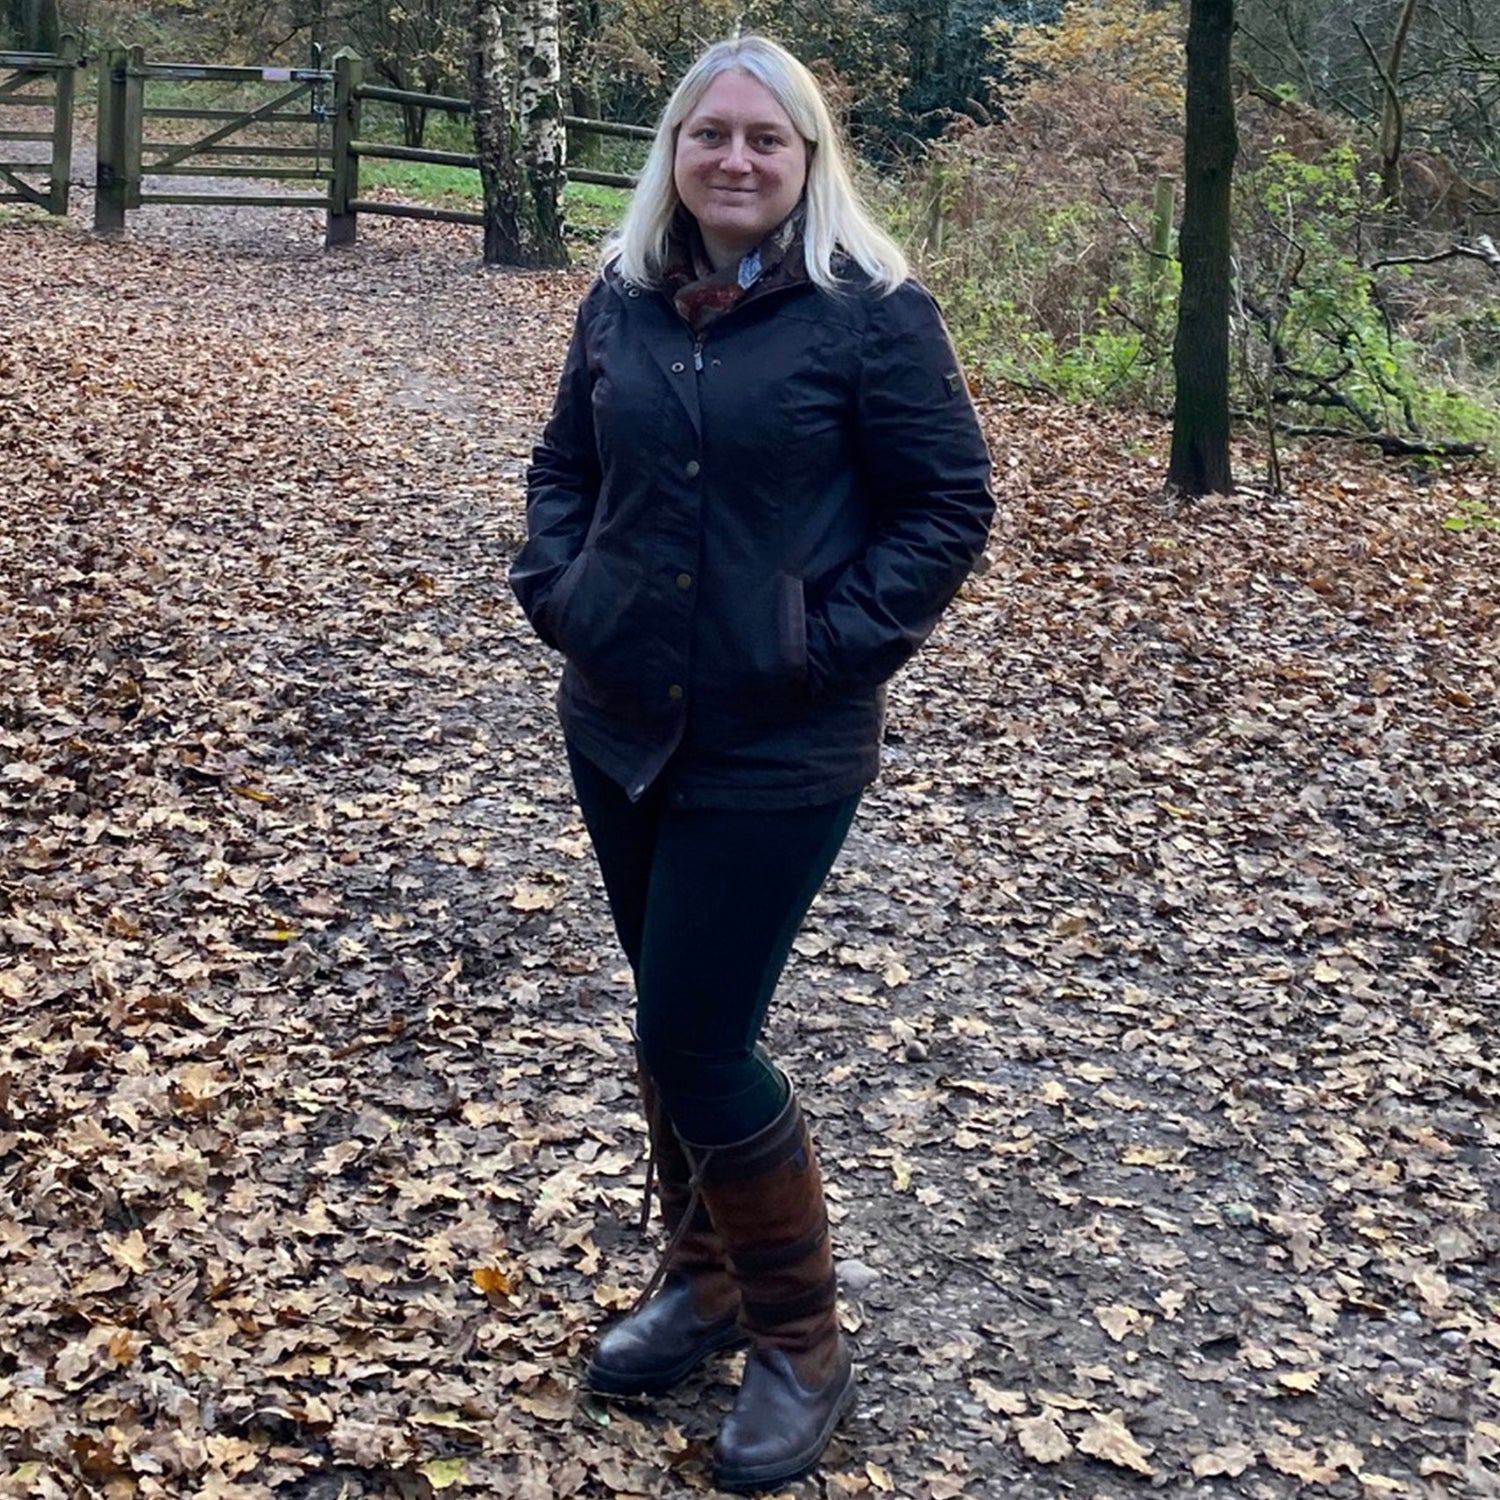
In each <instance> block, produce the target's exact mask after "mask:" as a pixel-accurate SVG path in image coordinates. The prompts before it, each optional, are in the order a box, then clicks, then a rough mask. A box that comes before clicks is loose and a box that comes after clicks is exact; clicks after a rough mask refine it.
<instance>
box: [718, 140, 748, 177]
mask: <svg viewBox="0 0 1500 1500" xmlns="http://www.w3.org/2000/svg"><path fill="white" fill-rule="evenodd" d="M722 165H723V168H724V170H725V171H726V172H745V171H748V170H749V168H750V143H749V142H748V141H747V140H746V139H745V137H744V136H742V135H739V134H735V135H732V136H730V138H729V145H728V147H727V148H726V149H725V152H724V159H723V163H722Z"/></svg>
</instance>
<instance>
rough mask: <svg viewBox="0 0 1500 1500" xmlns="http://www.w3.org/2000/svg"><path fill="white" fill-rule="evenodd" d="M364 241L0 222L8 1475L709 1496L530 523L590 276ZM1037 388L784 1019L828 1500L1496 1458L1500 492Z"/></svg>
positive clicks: (18, 1488) (397, 229)
mask: <svg viewBox="0 0 1500 1500" xmlns="http://www.w3.org/2000/svg"><path fill="white" fill-rule="evenodd" d="M191 213H192V214H204V213H205V211H201V210H194V211H191ZM361 235H362V243H361V244H360V245H359V246H358V247H357V248H355V249H354V250H353V251H351V252H348V253H340V254H338V255H329V256H325V255H323V254H322V253H321V252H320V251H319V250H318V248H317V246H318V239H317V225H316V222H315V221H314V220H313V219H312V217H311V216H307V215H301V214H292V215H279V214H267V213H256V212H238V213H234V212H228V211H219V212H217V213H214V212H211V211H210V212H208V213H207V215H206V217H204V218H203V220H202V222H201V223H200V222H199V221H198V219H196V218H192V219H191V221H190V216H189V215H188V214H186V213H184V212H181V211H173V210H161V209H156V210H145V211H142V212H141V213H140V214H139V215H132V221H131V238H130V240H129V241H128V242H126V243H124V244H115V245H104V244H99V243H96V242H93V241H91V240H89V239H88V238H87V237H85V236H82V235H80V234H78V233H76V232H73V231H69V230H67V229H63V228H57V227H51V226H45V225H33V224H15V223H12V224H8V225H0V307H3V308H4V309H5V313H4V319H5V324H6V339H5V343H4V345H3V347H0V461H3V464H4V466H5V468H6V471H7V474H8V477H9V483H8V485H7V486H6V492H5V495H4V497H3V499H0V507H3V508H4V514H3V516H0V579H3V580H5V582H4V585H3V587H0V609H3V610H4V614H5V618H4V619H3V620H0V673H3V675H4V678H5V680H6V681H7V682H8V683H10V684H11V685H12V689H11V694H10V702H9V705H8V706H6V707H5V708H4V709H3V710H0V812H3V829H4V831H3V833H0V996H3V997H4V998H5V1001H6V1004H7V1010H6V1012H5V1015H4V1019H3V1023H0V1153H3V1154H0V1269H3V1274H4V1278H5V1287H4V1295H5V1302H6V1306H7V1309H8V1314H9V1315H8V1318H7V1324H6V1328H5V1330H4V1332H3V1333H0V1414H3V1415H0V1425H3V1426H5V1427H6V1429H7V1433H6V1437H7V1442H6V1452H7V1461H8V1463H9V1464H10V1474H9V1477H8V1478H7V1479H5V1480H4V1481H0V1483H3V1484H4V1485H5V1486H7V1487H8V1489H7V1491H6V1492H8V1493H13V1494H17V1495H21V1494H25V1495H28V1496H30V1495H42V1496H51V1495H59V1496H61V1495H66V1494H74V1493H78V1492H79V1490H80V1486H81V1487H82V1488H83V1489H84V1490H86V1491H88V1492H100V1493H103V1492H105V1491H106V1490H108V1489H109V1487H110V1486H111V1485H113V1486H115V1487H116V1488H115V1491H113V1492H118V1493H130V1492H132V1491H131V1490H130V1489H129V1488H128V1486H129V1485H134V1486H136V1489H135V1490H134V1491H133V1492H135V1493H140V1494H143V1495H148V1496H149V1495H173V1496H176V1495H184V1496H187V1495H199V1494H204V1495H208V1494H212V1495H215V1496H224V1497H240V1496H252V1495H255V1496H263V1495H270V1494H274V1495H277V1496H300V1497H313V1496H316V1497H320V1500H321V1497H325V1496H326V1497H329V1500H332V1497H334V1496H338V1495H347V1496H351V1497H352V1496H357V1495H370V1496H374V1495H398V1494H399V1495H412V1494H426V1493H429V1492H430V1491H431V1490H432V1489H433V1488H440V1489H447V1490H449V1491H450V1492H452V1493H454V1494H465V1493H469V1492H471V1491H472V1492H474V1493H476V1494H477V1493H488V1494H492V1495H499V1496H506V1497H512V1496H514V1497H521V1500H542V1497H550V1496H573V1495H586V1496H601V1497H602V1496H608V1495H653V1496H654V1495H663V1496H681V1495H690V1494H697V1493H703V1492H704V1491H705V1489H706V1488H707V1480H706V1468H705V1461H706V1445H707V1443H708V1442H709V1441H711V1437H712V1432H713V1427H714V1423H715V1419H716V1415H717V1413H718V1412H719V1411H720V1410H721V1409H722V1407H723V1406H724V1404H725V1403H726V1402H727V1400H728V1398H729V1385H728V1383H727V1379H728V1372H727V1371H726V1370H722V1369H721V1370H716V1371H714V1372H713V1373H712V1374H710V1375H707V1376H705V1377H704V1378H703V1379H702V1380H700V1381H699V1382H697V1383H696V1384H695V1385H694V1386H693V1387H692V1388H691V1389H690V1390H689V1391H687V1392H686V1393H685V1394H684V1395H683V1397H682V1398H681V1399H677V1400H673V1401H668V1402H663V1403H658V1404H656V1405H654V1406H641V1407H623V1406H616V1407H605V1406H601V1405H598V1404H597V1403H594V1402H592V1401H589V1400H587V1399H583V1398H580V1397H579V1395H578V1392H577V1390H576V1374H577V1370H578V1366H579V1359H580V1354H581V1352H582V1351H583V1350H584V1348H585V1347H586V1343H587V1339H588V1337H589V1334H590V1330H591V1329H592V1328H593V1327H594V1326H596V1324H597V1322H598V1321H599V1319H601V1318H602V1317H605V1316H607V1315H608V1313H609V1312H610V1311H611V1310H613V1309H616V1308H618V1307H620V1306H622V1305H625V1304H626V1303H627V1301H628V1290H629V1289H630V1288H631V1287H633V1286H635V1285H637V1284H638V1283H639V1279H640V1277H641V1275H642V1273H643V1271H644V1269H645V1268H646V1266H647V1264H648V1249H647V1247H646V1246H644V1245H643V1244H642V1242H641V1241H640V1240H639V1238H638V1237H637V1235H636V1233H635V1231H634V1228H633V1224H632V1218H633V1214H634V1210H635V1208H636V1205H637V1202H638V1195H639V1185H640V1180H641V1166H642V1163H641V1140H640V1130H639V1121H638V1120H637V1118H636V1117H635V1116H634V1114H633V1113H632V1112H631V1108H630V1104H629V1093H628V1089H627V1087H626V1078H627V1066H626V1055H627V1050H628V1048H627V1033H626V1030H625V1024H624V1018H625V1006H626V1003H627V998H628V996H627V988H626V985H625V983H624V978H623V975H622V974H621V966H620V962H619V960H618V958H617V956H616V955H615V953H614V950H613V948H612V946H611V943H610V941H609V938H608V933H607V927H606V922H605V918H604V911H603V907H602V902H601V899H600V895H599V891H598V888H597V881H596V880H595V878H594V875H593V870H592V867H591V864H590V862H589V858H588V852H587V847H586V843H585V841H584V839H583V836H582V832H581V829H580V826H579V824H578V821H577V818H576V815H575V812H574V809H573V806H572V803H571V800H570V797H569V793H568V787H567V783H566V777H565V774H564V767H563V764H562V760H561V756H560V748H559V741H558V738H557V733H556V729H555V726H554V724H553V719H552V713H551V707H550V698H551V692H552V686H553V681H554V675H555V663H554V662H552V661H551V660H549V659H548V658H547V656H546V654H545V653H544V652H543V651H542V650H541V649H540V648H539V647H538V646H536V644H535V643H534V642H533V641H532V640H531V639H530V638H529V636H528V635H527V633H526V631H525V630H524V628H523V624H522V622H521V620H520V619H519V616H518V614H517V611H516V610H515V607H514V605H513V604H512V602H511V599H510V596H509V593H508V590H507V589H506V587H505V583H504V570H505V565H506V562H507V559H508V557H509V555H510V554H511V552H512V550H513V548H514V546H515V543H516V539H517V536H518V533H519V527H520V490H519V479H520V475H521V472H522V464H523V462H524V456H525V453H526V451H527V448H528V446H529V442H530V440H531V437H532V434H534V432H535V431H536V428H537V425H538V423H539V421H540V419H541V417H542V415H543V414H544V412H545V409H546V404H547V401H548V399H549V397H550V392H551V384H552V380H553V378H554V372H555V370H556V368H557V365H558V363H559V360H560V356H561V348H562V343H563V340H564V339H565V337H566V333H567V326H568V318H569V316H570V312H571V305H572V302H573V300H574V298H575V296H576V293H577V291H578V289H579V288H580V287H581V285H582V281H581V280H580V278H578V277H573V278H560V277H524V276H505V275H486V274H484V273H482V272H480V271H479V270H478V268H477V266H476V264H475V261H474V255H473V245H472V238H471V235H470V234H469V233H468V232H466V231H462V230H456V231H452V232H449V231H446V230H442V229H435V228H430V227H426V226H404V225H370V226H369V227H368V228H366V227H365V226H362V230H361ZM985 414H986V420H987V422H988V423H989V424H990V429H991V433H992V437H993V440H994V444H995V451H996V457H997V467H998V474H999V483H1000V491H1001V496H1002V507H1003V518H1002V521H1001V523H1000V525H999V527H998V529H997V532H996V536H995V541H994V545H993V547H992V554H993V559H994V566H993V568H992V570H991V571H990V572H989V573H988V574H987V575H986V576H985V577H983V578H981V579H976V580H974V582H973V583H972V585H971V587H970V588H969V590H968V591H967V594H966V597H965V599H964V601H963V602H962V603H961V605H960V606H959V607H958V608H957V609H956V610H955V612H954V614H953V616H952V618H951V619H950V620H949V622H947V624H945V626H944V628H943V630H942V631H941V633H940V636H939V639H938V640H937V641H936V642H935V643H934V644H933V646H932V647H931V648H930V649H929V650H928V651H927V652H926V653H924V655H923V657H922V658H921V660H920V662H919V664H918V665H917V666H916V667H915V668H914V669H913V670H911V671H909V672H907V673H906V674H905V675H903V677H902V678H900V679H899V681H898V683H897V685H896V688H895V690H894V692H893V695H892V712H891V729H890V739H889V745H888V757H887V771H886V774H885V776H884V777H883V779H882V781H881V783H880V784H879V786H878V787H877V788H876V789H874V790H873V791H872V793H871V794H870V796H869V798H868V799H867V801H866V804H865V806H864V807H863V809H862V811H861V814H860V818H859V822H858V824H857V826H856V830H855V833H854V835H853V837H852V838H851V841H850V844H849V847H848V850H847V852H846V854H845V856H844V858H843V859H842V861H841V863H840V866H839V868H838V869H837V870H836V872H835V874H834V876H833V878H832V879H831V881H830V883H829V886H828V888H827V890H826V892H825V894H824V895H823V897H822V898H821V899H820V901H819V904H818V906H817V907H816V908H815V911H814V914H813V917H812V919H811V921H810V922H809V925H808V927H807V930H806V932H805V933H804V935H803V937H802V939H801V940H800V942H799V944H798V955H799V956H798V959H797V961H796V962H795V964H794V965H793V967H792V969H791V970H790V971H789V973H788V976H787V979H786V982H785V985H784V988H783V991H782V995H781V998H780V1000H779V1003H778V1009H777V1012H776V1016H775V1019H774V1023H773V1026H772V1040H773V1044H774V1046H775V1049H776V1050H777V1051H778V1053H779V1054H780V1055H781V1056H782V1057H783V1059H784V1060H785V1062H786V1064H787V1066H788V1067H789V1068H790V1069H791V1071H792V1072H793V1073H794V1074H795V1075H796V1077H797V1078H798V1079H799V1081H800V1083H801V1084H802V1086H803V1088H804V1089H805V1091H806V1095H807V1101H808V1104H809V1107H810V1111H811V1112H812V1113H813V1114H814V1115H815V1116H816V1119H817V1128H818V1133H819V1136H820V1139H821V1140H822V1142H823V1149H824V1153H825V1156H826V1159H827V1175H828V1177H829V1179H830V1182H831V1188H830V1194H831V1198H832V1202H833V1212H834V1217H835V1219H836V1233H837V1239H838V1244H839V1249H840V1253H841V1255H842V1256H843V1257H844V1258H845V1263H844V1266H843V1268H842V1269H843V1272H844V1282H845V1290H846V1299H845V1315H846V1324H847V1326H848V1327H849V1328H850V1330H851V1332H852V1333H853V1334H854V1336H855V1338H856V1340H857V1343H858V1349H859V1357H860V1360H861V1362H862V1364H863V1366H864V1368H865V1371H866V1376H865V1396H864V1400H863V1404H862V1405H861V1407H860V1410H859V1413H858V1415H857V1416H856V1417H855V1418H854V1419H853V1420H852V1421H851V1422H850V1424H849V1426H848V1428H847V1431H846V1433H845V1434H844V1435H843V1436H842V1437H841V1438H840V1440H839V1442H838V1444H837V1445H836V1447H835V1449H834V1450H833V1451H832V1452H831V1454H830V1458H829V1463H828V1465H827V1469H826V1472H825V1474H824V1475H823V1476H822V1477H821V1478H820V1479H818V1480H815V1481H812V1482H809V1483H807V1484H805V1485H801V1486H797V1487H795V1488H794V1490H793V1491H792V1493H794V1494H797V1495H800V1496H813V1495H819V1496H847V1495H868V1496H881V1495H897V1496H903V1497H909V1500H953V1497H957V1496H965V1495H966V1496H971V1497H975V1500H978V1497H992V1496H1000V1495H1018V1496H1037V1497H1042V1496H1051V1495H1054V1494H1056V1495H1062V1494H1069V1495H1080V1496H1109V1497H1120V1496H1124V1495H1126V1494H1130V1493H1134V1492H1137V1491H1142V1490H1145V1489H1151V1488H1155V1489H1163V1490H1166V1491H1168V1492H1170V1493H1173V1494H1192V1495H1202V1496H1218V1495H1226V1496H1227V1495H1242V1496H1248V1497H1279V1496H1291V1495H1300V1494H1304V1493H1316V1494H1327V1495H1330V1496H1340V1497H1343V1496H1348V1497H1353V1496H1367V1495H1368V1496H1383V1495H1397V1496H1400V1495H1410V1496H1432V1497H1438V1496H1451V1497H1455V1500H1457V1497H1466V1500H1467V1497H1480V1496H1489V1495H1494V1494H1496V1493H1500V1479H1497V1474H1500V1470H1497V1467H1496V1455H1497V1453H1500V1365H1497V1359H1500V1284H1497V1280H1496V1275H1495V1269H1494V1268H1495V1264H1496V1257H1497V1255H1500V1216H1497V1210H1500V1198H1497V1194H1500V1171H1497V1168H1496V1165H1495V1163H1496V1148H1497V1146H1500V1112H1497V1094H1500V1090H1497V1078H1500V1063H1497V1056H1496V1051H1495V1047H1494V1040H1493V1039H1494V1035H1495V1026H1496V1021H1497V965H1496V954H1495V948H1496V943H1497V940H1500V888H1497V882H1496V876H1495V870H1496V867H1497V857H1500V803H1497V798H1496V791H1495V784H1496V778H1495V771H1496V766H1497V760H1500V724H1497V713H1496V689H1497V645H1496V639H1497V635H1500V582H1497V580H1500V568H1497V562H1500V555H1497V554H1500V546H1497V540H1496V538H1495V537H1494V536H1492V535H1489V534H1486V533H1483V532H1478V531H1464V532H1457V531H1452V530H1446V529H1445V528H1444V526H1443V524H1442V523H1443V520H1444V518H1445V517H1447V516H1450V515H1452V514H1454V513H1455V511H1456V510H1457V508H1458V502H1459V500H1460V499H1461V498H1462V497H1463V496H1464V494H1465V493H1490V492H1491V491H1490V490H1489V488H1488V487H1489V486H1490V484H1491V480H1490V479H1489V478H1487V477H1486V476H1483V475H1479V474H1473V473H1463V472H1452V471H1442V472H1439V473H1437V474H1436V475H1428V476H1417V477H1415V478H1414V476H1413V475H1411V474H1409V473H1406V472H1403V471H1401V470H1398V469H1395V468H1391V467H1388V466H1382V465H1379V464H1376V463H1373V462H1369V461H1366V460H1358V461H1354V460H1351V459H1349V458H1348V457H1347V456H1346V455H1342V454H1328V453H1317V452H1311V453H1304V454H1298V455H1293V458H1292V476H1293V482H1294V484H1295V486H1296V491H1297V498H1296V499H1295V500H1290V501H1272V500H1269V499H1266V498H1264V497H1259V498H1257V497H1255V496H1253V495H1252V496H1249V497H1247V498H1244V499H1242V500H1238V501H1233V502H1228V501H1209V502H1204V503H1202V504H1201V505H1198V506H1196V507H1193V508H1191V509H1183V510H1180V511H1173V510H1169V509H1167V508H1164V507H1163V506H1162V505H1161V503H1160V502H1159V501H1158V500H1157V499H1156V498H1155V496H1154V493H1153V491H1154V486H1155V483H1156V480H1157V476H1158V474H1159V472H1160V462H1159V452H1160V445H1161V442H1162V434H1161V433H1160V432H1159V431H1158V430H1156V429H1155V428H1153V427H1151V426H1150V425H1149V424H1145V423H1141V422H1137V421H1135V420H1133V419H1132V420H1127V419H1121V418H1118V417H1108V418H1101V419H1098V420H1095V419H1093V418H1091V417H1089V416H1087V415H1086V414H1082V413H1078V412H1075V411H1067V410H1058V409H1053V408H1048V407H1043V406H1037V405H1028V404H1025V403H1020V402H1016V401H1014V400H1012V399H1006V398H1004V397H1003V396H1002V395H1001V394H1000V393H997V395H996V399H995V400H993V401H991V402H986V404H985ZM1242 467H1243V469H1244V471H1245V472H1251V471H1252V469H1253V464H1252V461H1251V460H1250V458H1249V457H1248V455H1246V456H1242ZM1419 481H1420V482H1419ZM1466 486H1467V487H1470V488H1469V490H1466V489H1465V487H1466ZM476 1272H478V1273H479V1274H478V1278H477V1281H476V1274H475V1273H476ZM664 1456H669V1457H670V1463H668V1464H664V1462H663V1459H664Z"/></svg>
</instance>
